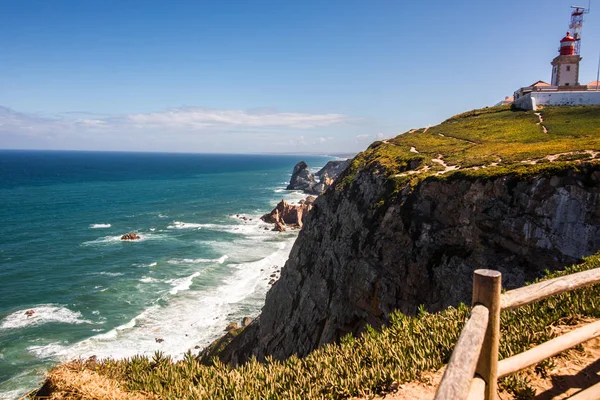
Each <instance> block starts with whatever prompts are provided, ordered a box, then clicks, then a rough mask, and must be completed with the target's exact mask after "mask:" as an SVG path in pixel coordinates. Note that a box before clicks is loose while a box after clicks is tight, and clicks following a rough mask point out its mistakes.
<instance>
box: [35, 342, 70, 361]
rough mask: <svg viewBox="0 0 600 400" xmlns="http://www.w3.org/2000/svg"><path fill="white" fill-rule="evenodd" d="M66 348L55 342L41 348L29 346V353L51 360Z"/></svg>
mask: <svg viewBox="0 0 600 400" xmlns="http://www.w3.org/2000/svg"><path fill="white" fill-rule="evenodd" d="M65 348H66V346H65V345H64V344H62V343H61V342H54V343H50V344H46V345H41V346H29V347H28V348H27V351H28V352H30V353H31V354H33V355H35V356H36V357H38V358H49V357H53V356H54V355H55V354H56V353H59V352H61V351H64V349H65Z"/></svg>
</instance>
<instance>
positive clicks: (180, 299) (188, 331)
mask: <svg viewBox="0 0 600 400" xmlns="http://www.w3.org/2000/svg"><path fill="white" fill-rule="evenodd" d="M245 241H247V242H248V243H251V242H252V241H251V240H245ZM293 242H294V238H293V237H289V238H288V239H286V240H284V241H282V242H279V243H269V246H268V247H261V246H256V242H254V243H255V245H254V251H256V252H257V253H252V257H254V255H255V254H256V255H258V254H259V250H261V249H262V256H260V258H258V259H257V260H256V261H252V262H245V263H244V262H240V263H237V264H235V265H233V266H232V267H231V268H232V273H231V274H230V275H229V276H228V277H227V278H225V279H224V280H222V281H221V284H220V285H219V286H217V287H213V288H212V289H210V288H209V289H207V288H199V289H198V290H184V289H188V288H189V287H190V286H191V284H192V281H193V280H194V279H195V278H196V277H197V276H198V274H199V272H196V273H194V274H192V275H190V276H187V277H184V278H180V279H178V280H171V281H170V282H169V283H170V284H171V285H173V288H172V292H173V293H175V294H173V293H169V294H165V297H163V299H164V300H165V302H162V301H161V302H160V305H159V304H158V303H156V304H155V305H152V306H150V307H148V308H147V309H146V310H144V311H143V312H142V313H141V314H139V315H137V316H136V317H135V318H133V319H132V320H131V321H129V322H128V323H127V324H125V325H122V326H119V327H117V328H114V329H112V330H111V331H109V332H105V333H100V334H98V335H96V336H93V337H91V338H89V339H86V340H84V341H82V342H79V343H76V344H74V345H71V346H67V347H64V348H61V347H60V346H58V345H56V346H54V347H51V348H49V350H51V351H55V352H56V353H55V355H54V356H55V357H56V358H58V359H59V360H70V359H73V358H79V357H83V358H87V357H89V356H91V355H96V356H98V357H99V358H106V357H112V358H116V359H120V358H126V357H132V356H134V355H136V354H140V355H146V356H152V354H153V353H154V352H155V351H157V350H160V351H162V352H163V353H165V354H168V355H170V356H172V357H174V358H175V359H177V358H181V357H182V356H183V354H184V353H185V352H186V351H187V350H188V349H192V348H194V346H196V345H199V346H201V347H203V346H206V345H208V344H209V343H210V342H211V341H212V340H214V339H216V338H217V337H218V336H220V335H221V334H222V333H223V329H224V328H225V326H226V325H227V324H228V323H229V322H232V321H237V322H239V321H240V320H241V318H242V317H244V316H255V315H258V313H259V312H260V309H261V307H262V306H263V305H264V298H265V295H266V292H267V290H268V288H269V287H270V285H269V283H268V282H269V279H270V275H271V274H272V273H273V272H275V271H276V270H278V269H279V268H280V267H281V266H282V265H283V263H284V262H285V260H286V259H287V257H288V255H289V252H290V250H291V247H292V245H293ZM215 243H219V242H215ZM229 245H230V246H232V244H231V243H229ZM282 247H283V248H282ZM265 251H271V253H268V254H266V255H265ZM245 259H246V260H247V259H248V254H246V258H245ZM228 268H229V266H228ZM157 338H161V339H164V341H163V342H161V343H158V342H157V341H156V339H157Z"/></svg>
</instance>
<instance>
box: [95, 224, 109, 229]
mask: <svg viewBox="0 0 600 400" xmlns="http://www.w3.org/2000/svg"><path fill="white" fill-rule="evenodd" d="M110 227H111V225H110V224H91V225H90V228H91V229H99V228H110Z"/></svg>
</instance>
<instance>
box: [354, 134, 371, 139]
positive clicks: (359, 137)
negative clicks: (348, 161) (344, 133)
mask: <svg viewBox="0 0 600 400" xmlns="http://www.w3.org/2000/svg"><path fill="white" fill-rule="evenodd" d="M370 137H371V135H356V138H357V139H358V140H367V139H369V138H370Z"/></svg>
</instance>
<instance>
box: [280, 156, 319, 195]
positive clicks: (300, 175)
mask: <svg viewBox="0 0 600 400" xmlns="http://www.w3.org/2000/svg"><path fill="white" fill-rule="evenodd" d="M316 183H317V181H316V179H315V177H314V175H313V174H311V173H310V171H309V170H308V165H306V163H305V162H304V161H300V162H299V163H298V164H296V166H295V167H294V171H293V172H292V178H291V179H290V184H289V185H288V186H287V188H286V189H287V190H307V189H309V190H310V188H312V187H313V186H314V185H315V184H316Z"/></svg>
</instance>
